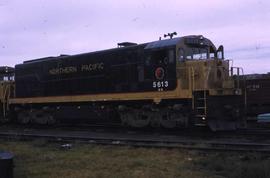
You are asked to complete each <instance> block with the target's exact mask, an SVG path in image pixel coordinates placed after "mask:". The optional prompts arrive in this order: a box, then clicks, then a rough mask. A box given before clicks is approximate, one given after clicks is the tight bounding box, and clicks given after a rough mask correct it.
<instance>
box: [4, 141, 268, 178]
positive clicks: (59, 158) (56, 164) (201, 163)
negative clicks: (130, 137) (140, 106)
mask: <svg viewBox="0 0 270 178" xmlns="http://www.w3.org/2000/svg"><path fill="white" fill-rule="evenodd" d="M60 146H61V145H60V144H55V143H47V142H45V141H42V140H41V141H34V142H7V141H0V150H2V151H11V152H12V153H13V154H14V155H15V158H14V161H15V168H14V174H15V176H14V177H15V178H61V177H63V178H91V177H95V178H96V177H97V178H103V177H110V178H111V177H112V178H114V177H115V178H126V177H131V178H133V177H134V178H135V177H136V178H137V177H142V178H148V177H149V178H151V177H153V178H163V177H169V178H170V177H172V178H174V177H179V178H181V177H183V178H201V177H205V178H208V177H210V178H221V177H232V178H234V177H237V178H242V177H245V178H249V177H256V178H257V177H258V178H265V177H270V171H269V166H270V161H269V160H270V159H268V155H260V154H247V155H246V154H239V153H202V152H195V151H188V150H179V149H151V148H147V149H146V148H130V147H117V146H96V145H81V144H74V145H73V146H72V148H71V149H69V150H66V149H61V147H60Z"/></svg>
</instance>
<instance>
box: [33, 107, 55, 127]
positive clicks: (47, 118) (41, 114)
mask: <svg viewBox="0 0 270 178" xmlns="http://www.w3.org/2000/svg"><path fill="white" fill-rule="evenodd" d="M31 117H32V122H33V123H36V124H41V125H46V124H48V125H53V124H55V119H54V118H53V116H52V115H51V114H49V113H46V112H45V111H43V110H35V111H34V112H32V115H31Z"/></svg>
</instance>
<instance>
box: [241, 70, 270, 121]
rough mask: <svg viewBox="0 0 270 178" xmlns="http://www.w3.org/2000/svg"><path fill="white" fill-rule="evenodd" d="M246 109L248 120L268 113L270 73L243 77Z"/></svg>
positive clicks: (269, 107)
mask: <svg viewBox="0 0 270 178" xmlns="http://www.w3.org/2000/svg"><path fill="white" fill-rule="evenodd" d="M244 77H245V78H246V85H245V86H246V103H247V104H246V107H247V116H248V118H249V119H253V118H256V117H257V116H258V115H259V114H264V113H270V73H268V74H251V75H245V76H244Z"/></svg>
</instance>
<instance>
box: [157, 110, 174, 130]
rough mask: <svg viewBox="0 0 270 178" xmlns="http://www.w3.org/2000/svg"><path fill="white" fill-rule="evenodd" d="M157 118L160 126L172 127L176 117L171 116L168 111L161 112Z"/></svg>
mask: <svg viewBox="0 0 270 178" xmlns="http://www.w3.org/2000/svg"><path fill="white" fill-rule="evenodd" d="M159 118H160V124H161V126H162V127H164V128H166V129H172V128H175V127H176V126H177V122H176V118H175V117H172V115H170V114H169V113H165V114H164V113H163V114H161V115H160V117H159Z"/></svg>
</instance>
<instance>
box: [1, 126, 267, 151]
mask: <svg viewBox="0 0 270 178" xmlns="http://www.w3.org/2000/svg"><path fill="white" fill-rule="evenodd" d="M202 135H204V134H200V136H199V135H197V136H194V134H193V135H190V136H189V135H188V134H187V135H182V136H181V135H170V134H163V133H161V134H160V133H149V132H147V133H144V132H140V131H129V132H124V131H123V132H118V133H114V132H106V130H105V131H79V130H78V131H74V130H72V131H67V130H58V129H41V130H36V129H25V128H12V129H9V128H2V129H1V131H0V138H1V139H8V140H36V139H43V140H46V141H49V142H59V143H72V142H76V143H78V142H80V143H87V144H101V145H118V146H134V147H152V148H181V149H196V150H208V151H256V152H270V140H267V139H264V140H260V141H254V139H249V138H245V137H241V138H239V137H238V136H237V137H231V136H230V137H222V136H221V135H219V136H218V137H215V136H213V137H211V136H210V135H209V134H206V135H204V136H202ZM213 135H215V134H213Z"/></svg>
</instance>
